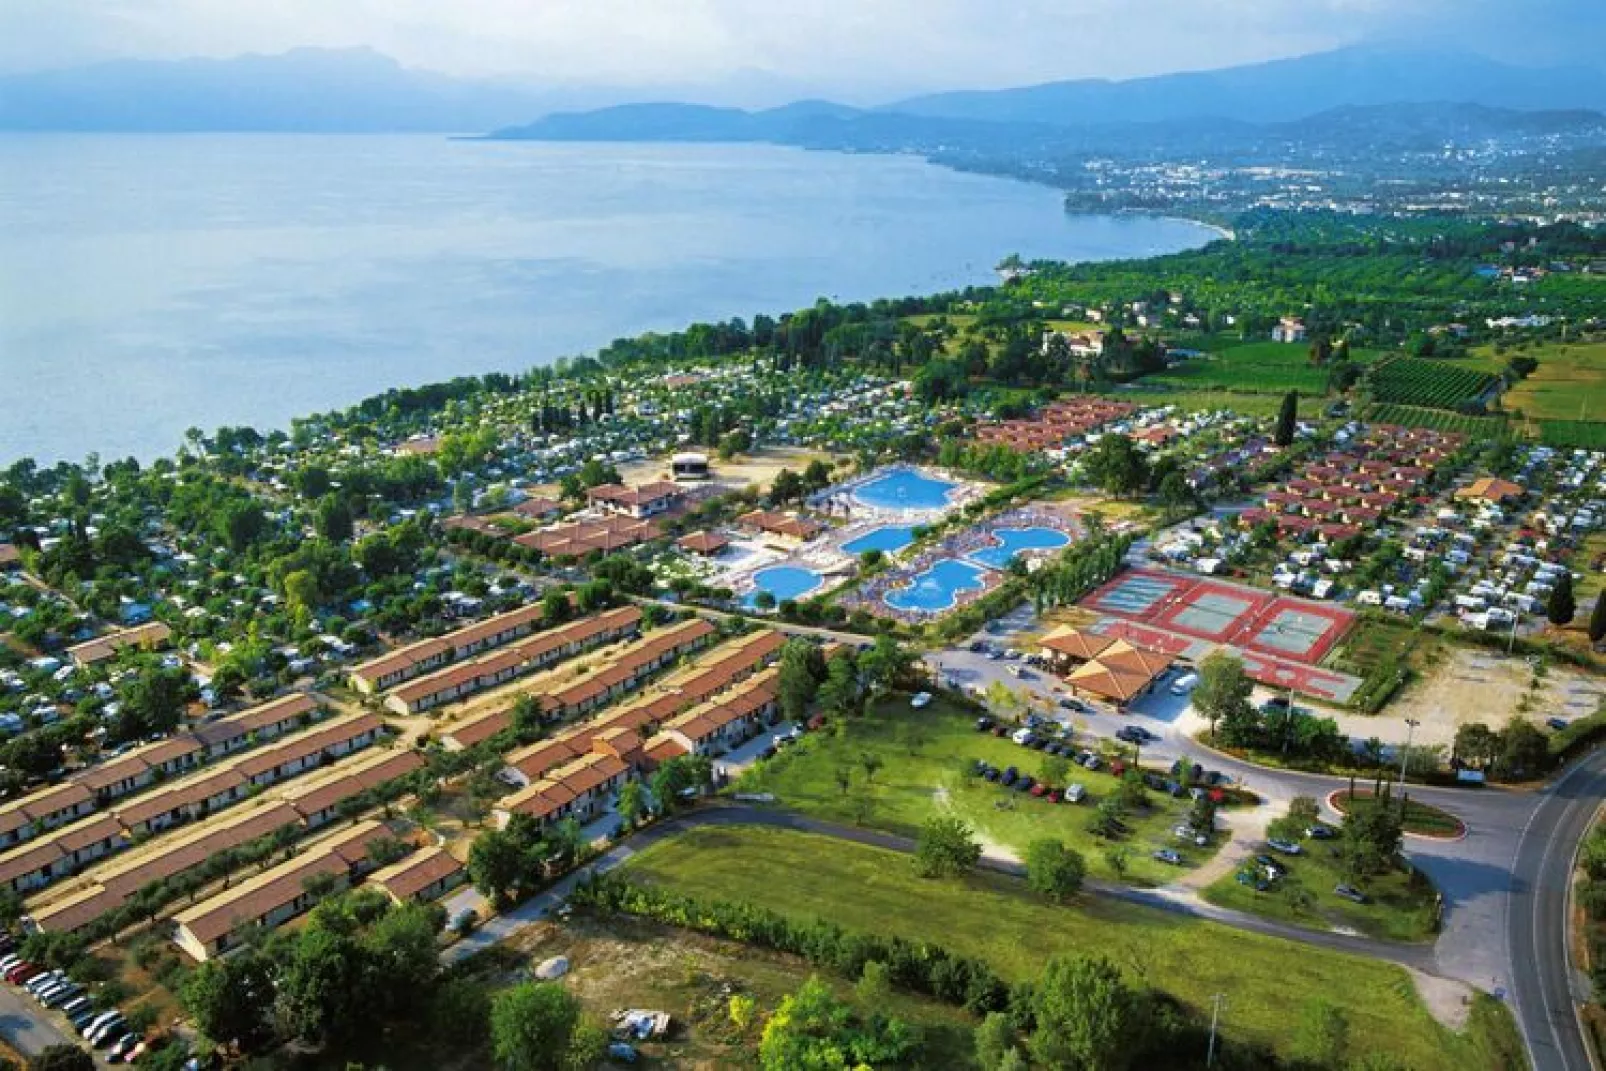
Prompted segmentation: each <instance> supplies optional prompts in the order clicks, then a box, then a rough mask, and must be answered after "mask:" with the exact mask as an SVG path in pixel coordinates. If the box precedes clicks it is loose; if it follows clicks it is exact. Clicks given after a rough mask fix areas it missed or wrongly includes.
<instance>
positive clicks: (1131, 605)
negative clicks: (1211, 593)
mask: <svg viewBox="0 0 1606 1071" xmlns="http://www.w3.org/2000/svg"><path fill="white" fill-rule="evenodd" d="M1192 583H1193V582H1192V581H1191V580H1188V579H1186V578H1184V577H1179V576H1167V575H1166V574H1164V573H1155V572H1151V571H1149V570H1147V569H1134V570H1132V571H1131V572H1129V573H1123V574H1121V575H1120V576H1118V577H1116V578H1115V579H1114V580H1111V581H1110V582H1109V583H1107V584H1105V585H1104V586H1103V587H1101V588H1099V589H1098V590H1097V591H1095V592H1094V593H1093V594H1091V595H1089V596H1088V597H1087V598H1085V599H1083V600H1082V605H1084V606H1087V607H1089V608H1091V609H1094V610H1098V611H1101V612H1103V613H1106V614H1117V615H1119V616H1121V617H1149V616H1151V615H1152V614H1153V613H1154V611H1155V609H1156V608H1157V607H1159V606H1160V605H1161V604H1162V603H1164V602H1165V601H1166V600H1167V599H1168V598H1170V597H1172V596H1173V595H1175V594H1176V593H1177V592H1178V591H1181V590H1183V589H1184V588H1186V587H1188V586H1190V585H1191V584H1192Z"/></svg>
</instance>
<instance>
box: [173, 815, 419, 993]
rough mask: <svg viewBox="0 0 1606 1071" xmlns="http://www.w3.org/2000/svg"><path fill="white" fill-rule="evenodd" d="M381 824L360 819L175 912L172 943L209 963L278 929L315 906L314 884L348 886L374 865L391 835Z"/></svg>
mask: <svg viewBox="0 0 1606 1071" xmlns="http://www.w3.org/2000/svg"><path fill="white" fill-rule="evenodd" d="M388 836H389V834H388V832H387V831H386V828H385V826H384V825H382V824H381V823H379V822H373V821H369V822H361V823H359V824H357V825H355V826H352V827H351V828H350V829H346V830H342V831H341V832H340V833H338V834H336V835H334V836H333V837H330V838H329V839H328V840H326V841H324V842H322V843H320V844H316V845H312V846H310V847H308V848H307V849H306V850H305V851H303V852H302V853H300V854H299V855H297V856H295V857H294V858H292V859H290V860H289V861H287V862H284V863H280V864H279V865H278V866H276V867H273V868H271V869H269V870H266V871H264V872H262V873H261V874H258V875H256V876H255V877H253V878H251V879H249V880H247V881H245V882H243V883H241V884H239V885H236V886H235V887H234V888H232V889H227V890H225V891H224V892H221V893H219V894H218V895H216V896H214V897H212V898H211V899H209V900H205V901H203V902H201V903H199V904H196V905H195V906H194V907H191V908H188V909H186V910H184V911H181V912H179V913H178V914H177V915H175V916H174V918H173V922H174V931H173V942H174V943H175V944H177V945H178V946H179V948H181V949H183V950H184V951H185V952H186V953H188V954H189V955H190V957H191V958H193V959H195V960H197V961H201V962H204V961H206V960H208V959H211V958H212V957H213V956H216V955H221V954H222V953H224V952H227V951H229V950H230V949H231V948H234V947H236V946H237V945H239V944H241V943H242V942H243V941H245V940H246V939H247V938H248V937H249V936H250V935H251V934H252V933H255V932H258V931H261V930H272V929H276V928H278V927H279V926H281V925H282V924H284V923H286V922H288V921H289V920H291V919H293V918H295V917H296V916H297V915H299V914H301V913H302V912H303V911H306V910H307V909H308V908H310V907H312V906H313V904H315V903H316V902H317V901H318V900H319V899H320V894H319V893H318V892H315V891H314V890H313V889H312V888H311V886H313V885H314V884H315V882H317V881H318V880H319V879H323V880H326V881H328V882H329V883H330V885H331V886H332V887H333V888H334V889H335V890H336V891H339V890H342V889H346V888H349V887H350V886H351V885H353V884H354V883H355V882H357V881H359V880H361V878H362V875H363V874H364V873H366V872H368V871H369V870H371V869H373V863H372V860H371V859H370V858H369V855H368V853H369V850H370V848H371V846H372V845H373V843H374V842H375V841H377V840H380V839H381V838H384V837H388Z"/></svg>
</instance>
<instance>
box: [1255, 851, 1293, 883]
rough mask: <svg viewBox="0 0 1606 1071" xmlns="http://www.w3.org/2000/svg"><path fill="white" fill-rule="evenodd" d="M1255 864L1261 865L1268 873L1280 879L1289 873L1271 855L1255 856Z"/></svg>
mask: <svg viewBox="0 0 1606 1071" xmlns="http://www.w3.org/2000/svg"><path fill="white" fill-rule="evenodd" d="M1255 862H1257V863H1259V864H1260V865H1261V866H1263V867H1265V868H1266V870H1267V871H1268V872H1270V873H1272V874H1275V875H1277V876H1278V877H1279V878H1280V877H1282V876H1283V875H1284V874H1286V873H1288V868H1287V867H1285V866H1283V865H1282V864H1281V863H1279V862H1278V861H1277V860H1275V859H1273V858H1272V857H1271V856H1269V855H1257V856H1255Z"/></svg>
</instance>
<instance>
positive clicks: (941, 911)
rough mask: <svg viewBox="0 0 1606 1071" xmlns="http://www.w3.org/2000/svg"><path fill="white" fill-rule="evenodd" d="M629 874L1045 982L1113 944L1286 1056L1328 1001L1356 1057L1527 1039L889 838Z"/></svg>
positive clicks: (1386, 977) (654, 855) (1279, 943)
mask: <svg viewBox="0 0 1606 1071" xmlns="http://www.w3.org/2000/svg"><path fill="white" fill-rule="evenodd" d="M623 874H624V876H626V877H628V878H631V879H634V880H638V881H645V882H653V883H657V884H660V885H664V886H668V887H671V888H673V889H675V890H677V891H680V892H683V893H688V894H691V895H694V896H699V897H708V898H714V899H723V900H735V901H746V902H749V903H754V904H758V905H761V906H764V907H768V908H770V909H772V910H775V911H779V912H782V913H784V914H787V915H791V916H793V917H796V918H802V919H808V918H825V919H829V920H830V921H832V922H835V923H837V924H839V925H841V926H843V927H845V928H846V929H848V930H850V931H862V932H867V933H876V934H882V935H888V936H893V935H896V936H901V937H905V938H908V939H911V940H928V941H934V942H939V943H941V944H943V945H945V946H947V947H948V948H950V949H952V950H953V951H955V952H959V953H962V954H966V955H972V956H978V957H981V958H982V959H985V960H986V961H987V962H988V963H990V964H991V965H992V966H993V968H994V969H995V970H997V971H999V972H1000V973H1001V974H1002V975H1004V976H1005V977H1006V978H1008V979H1011V980H1013V979H1023V980H1024V979H1030V978H1032V977H1034V976H1036V975H1037V973H1038V972H1039V971H1040V970H1041V968H1042V966H1043V964H1044V962H1045V961H1046V960H1047V959H1048V958H1049V957H1050V956H1053V955H1056V954H1060V953H1084V954H1087V953H1090V954H1102V955H1105V956H1108V957H1109V958H1110V959H1112V960H1113V961H1114V962H1116V963H1117V964H1118V965H1119V966H1121V967H1122V968H1123V969H1124V970H1126V971H1127V972H1128V973H1129V974H1131V975H1133V976H1135V977H1138V978H1141V980H1142V981H1144V982H1146V983H1147V984H1149V985H1152V986H1154V987H1156V988H1158V989H1161V990H1164V991H1166V992H1168V993H1170V994H1172V995H1173V996H1175V997H1176V998H1177V999H1178V1000H1180V1001H1181V1002H1183V1003H1184V1004H1185V1005H1187V1007H1188V1008H1189V1009H1190V1010H1191V1011H1192V1013H1193V1014H1194V1015H1195V1016H1198V1017H1200V1018H1206V1017H1208V1015H1209V1011H1208V1009H1209V1005H1210V1001H1211V997H1212V995H1213V994H1216V993H1225V994H1227V998H1228V1000H1227V1004H1226V1012H1225V1014H1224V1015H1223V1017H1222V1021H1221V1028H1222V1031H1223V1033H1224V1034H1225V1035H1227V1036H1228V1037H1232V1038H1237V1039H1240V1040H1242V1041H1245V1042H1249V1043H1254V1044H1261V1045H1266V1046H1270V1047H1271V1048H1273V1049H1275V1050H1276V1051H1277V1052H1278V1053H1279V1054H1281V1055H1282V1056H1284V1057H1287V1056H1288V1055H1289V1047H1290V1043H1291V1039H1292V1037H1293V1034H1294V1031H1293V1029H1292V1026H1293V1024H1294V1023H1295V1022H1296V1021H1297V1016H1298V1015H1299V1014H1300V1011H1301V1009H1302V1008H1303V1007H1304V1006H1305V1005H1306V1004H1307V1003H1308V1002H1310V1001H1312V1000H1314V999H1316V998H1318V997H1320V998H1324V999H1326V1000H1328V1001H1331V1002H1332V1003H1333V1004H1335V1005H1337V1006H1338V1007H1340V1008H1342V1009H1343V1011H1344V1014H1345V1015H1346V1016H1347V1017H1348V1019H1349V1024H1350V1030H1349V1033H1350V1037H1351V1039H1352V1048H1353V1049H1354V1050H1356V1051H1353V1052H1352V1053H1351V1054H1350V1056H1351V1061H1350V1062H1353V1061H1354V1060H1358V1059H1360V1058H1362V1057H1364V1056H1366V1055H1367V1054H1369V1053H1371V1052H1377V1053H1385V1054H1387V1055H1389V1056H1391V1057H1392V1058H1393V1060H1394V1062H1395V1065H1396V1066H1399V1067H1409V1068H1412V1069H1413V1071H1437V1069H1443V1071H1481V1069H1485V1068H1488V1069H1494V1068H1508V1067H1513V1066H1521V1065H1520V1064H1516V1063H1512V1062H1509V1061H1510V1060H1511V1059H1512V1058H1513V1057H1512V1055H1511V1054H1512V1053H1514V1052H1520V1043H1519V1042H1517V1040H1516V1038H1515V1027H1514V1026H1513V1025H1512V1023H1511V1021H1510V1019H1509V1016H1508V1014H1507V1013H1506V1012H1505V1010H1504V1008H1502V1007H1500V1006H1499V1005H1498V1004H1496V1003H1495V1002H1494V1001H1493V1000H1492V999H1490V998H1480V1000H1479V1002H1478V1003H1477V1004H1476V1005H1475V1007H1474V1011H1473V1015H1472V1023H1471V1025H1470V1026H1469V1028H1468V1030H1467V1031H1466V1032H1465V1033H1463V1034H1456V1033H1453V1032H1451V1031H1449V1030H1447V1029H1446V1028H1444V1027H1443V1026H1441V1025H1439V1024H1438V1023H1437V1022H1435V1021H1434V1020H1433V1018H1432V1016H1431V1015H1430V1014H1429V1013H1428V1011H1427V1009H1426V1008H1425V1007H1424V1006H1423V1005H1422V1002H1421V1001H1420V1000H1419V999H1418V997H1417V995H1416V993H1415V990H1414V988H1413V986H1412V983H1411V981H1410V979H1409V977H1408V976H1407V974H1406V972H1405V971H1404V970H1402V969H1401V968H1399V967H1395V966H1392V965H1390V964H1386V963H1382V962H1379V961H1376V960H1369V959H1362V958H1358V957H1354V956H1347V955H1343V954H1341V953H1337V952H1330V951H1327V950H1324V949H1318V948H1314V947H1310V946H1307V945H1302V944H1296V943H1293V942H1289V941H1283V940H1280V939H1277V938H1271V937H1263V936H1260V935H1257V934H1250V933H1245V932H1242V931H1237V930H1232V929H1229V928H1227V927H1225V926H1221V925H1218V924H1215V923H1210V922H1203V921H1200V920H1197V919H1188V918H1184V917H1182V916H1179V915H1175V914H1172V913H1170V912H1161V911H1154V910H1150V909H1147V908H1141V907H1137V906H1134V905H1130V904H1121V903H1117V902H1115V901H1112V900H1108V899H1103V898H1090V899H1088V900H1087V901H1085V902H1084V903H1083V904H1081V905H1079V906H1076V907H1055V906H1051V905H1049V904H1047V903H1045V902H1044V901H1042V900H1041V899H1039V898H1037V897H1034V896H1032V895H1030V894H1029V893H1027V892H1026V891H1025V888H1024V885H1023V884H1022V883H1021V882H1019V881H1018V880H1015V879H1012V878H1007V877H1004V876H1002V875H997V874H977V875H973V876H972V877H971V878H969V879H967V880H966V881H965V882H963V883H959V882H933V881H926V880H923V879H921V878H919V877H917V876H916V874H915V872H914V868H913V866H912V865H911V863H910V861H909V860H908V859H907V858H906V857H904V856H901V855H898V854H896V853H892V852H888V851H885V850H883V849H879V848H871V847H866V846H863V845H858V844H852V843H848V842H844V841H838V840H832V839H829V838H825V837H819V836H814V835H811V834H807V833H798V832H793V831H789V830H779V829H766V828H751V827H750V828H717V829H716V828H709V827H704V828H701V829H694V830H691V831H689V832H687V833H684V834H681V835H679V836H677V837H674V838H671V839H669V840H665V841H660V842H659V843H657V844H654V845H651V846H650V847H648V848H646V849H644V850H643V851H642V852H641V853H640V854H638V855H637V856H635V857H634V858H633V859H631V860H630V862H629V863H627V864H626V865H625V867H624V868H623Z"/></svg>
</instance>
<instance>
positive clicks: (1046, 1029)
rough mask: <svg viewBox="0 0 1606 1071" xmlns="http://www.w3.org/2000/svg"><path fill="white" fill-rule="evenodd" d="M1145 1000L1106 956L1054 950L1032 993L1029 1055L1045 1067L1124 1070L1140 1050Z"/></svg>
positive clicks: (1105, 1070)
mask: <svg viewBox="0 0 1606 1071" xmlns="http://www.w3.org/2000/svg"><path fill="white" fill-rule="evenodd" d="M1147 1004H1148V1002H1147V1000H1146V999H1145V998H1144V996H1143V994H1141V993H1139V992H1138V991H1136V990H1134V989H1132V988H1131V987H1130V986H1128V985H1127V984H1126V982H1125V981H1124V980H1123V979H1122V978H1121V972H1120V971H1119V970H1117V969H1116V967H1115V965H1114V964H1112V963H1111V962H1110V961H1109V960H1107V959H1104V958H1103V957H1094V956H1056V957H1054V958H1053V959H1051V960H1049V961H1048V966H1047V967H1046V968H1044V970H1043V977H1042V978H1041V979H1040V980H1039V981H1038V983H1037V987H1036V988H1035V989H1034V990H1033V993H1032V1011H1033V1013H1034V1015H1035V1019H1036V1024H1037V1027H1036V1029H1035V1030H1034V1031H1033V1033H1032V1036H1031V1039H1030V1041H1029V1043H1028V1044H1029V1046H1030V1048H1031V1052H1032V1055H1033V1056H1034V1057H1035V1058H1036V1059H1037V1060H1038V1062H1040V1063H1042V1064H1044V1065H1046V1066H1048V1067H1054V1068H1067V1069H1069V1068H1076V1069H1078V1071H1123V1069H1125V1068H1127V1067H1130V1066H1132V1064H1133V1062H1134V1058H1135V1056H1136V1054H1137V1053H1138V1052H1139V1051H1140V1048H1141V1046H1140V1044H1139V1041H1140V1039H1141V1038H1142V1035H1143V1030H1144V1027H1145V1025H1146V1021H1147V1019H1148V1014H1147V1012H1148V1008H1147Z"/></svg>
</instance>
